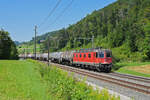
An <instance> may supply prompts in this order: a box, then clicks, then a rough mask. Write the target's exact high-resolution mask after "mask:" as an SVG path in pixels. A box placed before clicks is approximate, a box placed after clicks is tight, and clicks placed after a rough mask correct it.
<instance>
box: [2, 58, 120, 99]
mask: <svg viewBox="0 0 150 100" xmlns="http://www.w3.org/2000/svg"><path fill="white" fill-rule="evenodd" d="M85 80H86V79H85ZM85 80H83V81H79V80H77V79H74V78H73V77H72V75H68V73H67V72H65V71H63V70H61V69H58V68H57V67H55V66H50V67H48V66H47V65H45V64H43V63H40V62H37V61H34V60H19V61H17V60H0V100H120V98H119V97H116V96H115V95H111V94H109V93H108V91H107V90H106V89H104V90H101V91H99V90H94V89H93V88H92V87H91V86H87V85H86V84H85Z"/></svg>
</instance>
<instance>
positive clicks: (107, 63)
mask: <svg viewBox="0 0 150 100" xmlns="http://www.w3.org/2000/svg"><path fill="white" fill-rule="evenodd" d="M23 57H25V58H32V59H33V58H34V54H26V55H20V58H23ZM36 59H37V60H44V61H48V60H50V61H51V62H54V63H59V64H64V65H70V66H74V67H79V68H83V69H91V70H97V71H102V72H110V71H111V69H112V52H111V50H108V49H102V48H91V49H80V50H75V51H66V52H53V53H50V55H49V59H48V54H47V53H43V54H37V55H36Z"/></svg>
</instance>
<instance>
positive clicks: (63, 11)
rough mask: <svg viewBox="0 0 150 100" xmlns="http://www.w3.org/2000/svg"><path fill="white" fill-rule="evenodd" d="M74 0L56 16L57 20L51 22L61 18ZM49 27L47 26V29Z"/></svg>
mask: <svg viewBox="0 0 150 100" xmlns="http://www.w3.org/2000/svg"><path fill="white" fill-rule="evenodd" d="M73 1H74V0H71V2H70V3H69V4H68V5H67V6H66V7H65V8H64V9H63V10H62V12H61V13H60V14H59V15H58V16H57V17H56V18H55V20H54V21H53V22H52V23H51V24H55V23H56V22H57V21H58V19H59V18H61V16H63V14H64V13H65V11H66V10H68V9H69V7H70V6H71V5H72V3H73ZM48 28H49V26H48V27H46V28H45V29H48Z"/></svg>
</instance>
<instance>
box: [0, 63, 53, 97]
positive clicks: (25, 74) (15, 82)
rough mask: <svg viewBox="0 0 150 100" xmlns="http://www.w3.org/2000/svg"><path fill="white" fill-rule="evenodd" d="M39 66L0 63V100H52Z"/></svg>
mask: <svg viewBox="0 0 150 100" xmlns="http://www.w3.org/2000/svg"><path fill="white" fill-rule="evenodd" d="M36 67H37V66H36V65H35V64H33V63H31V62H27V61H15V60H14V61H7V60H1V61H0V100H50V99H51V97H50V95H48V90H47V86H46V84H45V83H43V82H42V81H41V76H40V74H39V73H38V72H37V71H36V70H35V68H36Z"/></svg>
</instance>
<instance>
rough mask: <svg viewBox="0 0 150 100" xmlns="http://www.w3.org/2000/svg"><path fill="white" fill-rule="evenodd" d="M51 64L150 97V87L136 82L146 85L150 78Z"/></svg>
mask: <svg viewBox="0 0 150 100" xmlns="http://www.w3.org/2000/svg"><path fill="white" fill-rule="evenodd" d="M51 64H53V65H56V66H58V67H59V68H61V69H64V70H67V71H70V72H74V73H77V74H80V75H83V76H87V77H91V78H94V79H97V80H101V81H105V82H107V83H111V84H115V85H119V86H121V87H125V88H128V89H132V90H135V91H137V92H140V93H144V94H146V95H150V85H149V86H147V85H143V84H141V83H137V82H136V81H139V82H144V83H146V84H149V83H150V79H149V78H143V77H138V76H132V75H126V74H120V73H109V74H105V73H96V72H92V71H88V70H83V69H78V68H74V67H69V66H66V65H60V64H55V63H51ZM115 77H120V78H121V79H119V78H115ZM126 79H130V80H133V81H132V82H131V81H128V80H126Z"/></svg>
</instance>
